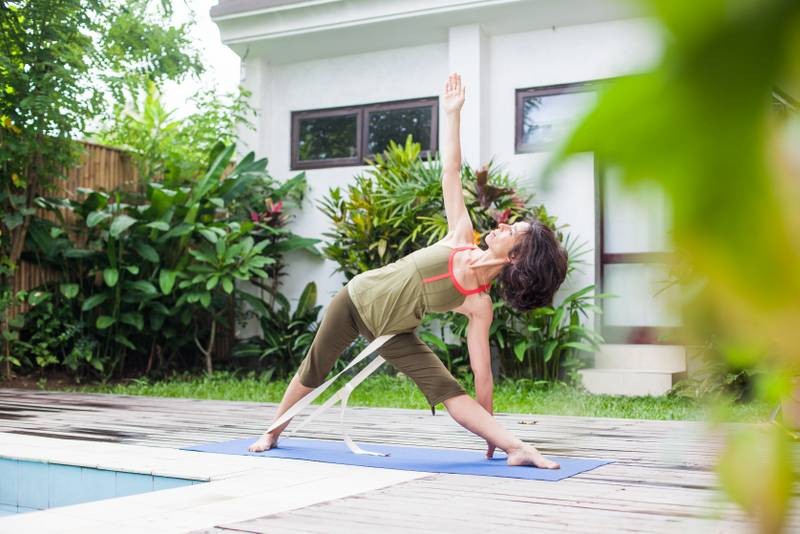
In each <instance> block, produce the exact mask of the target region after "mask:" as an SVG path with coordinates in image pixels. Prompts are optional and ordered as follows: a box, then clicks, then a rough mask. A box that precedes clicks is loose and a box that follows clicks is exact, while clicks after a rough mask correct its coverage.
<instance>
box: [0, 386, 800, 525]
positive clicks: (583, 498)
mask: <svg viewBox="0 0 800 534" xmlns="http://www.w3.org/2000/svg"><path fill="white" fill-rule="evenodd" d="M275 408H276V406H275V405H274V404H265V403H255V402H229V401H213V400H197V399H169V398H151V397H134V396H117V395H103V394H77V393H61V392H44V391H29V390H13V389H0V432H12V433H25V434H29V435H41V436H50V437H66V438H69V439H84V440H103V441H110V442H118V443H128V444H137V445H147V446H154V447H183V446H186V445H190V444H194V443H202V442H208V441H223V440H226V439H234V438H241V437H246V436H252V437H253V438H254V439H255V438H256V437H257V436H258V435H259V434H260V433H261V432H262V431H263V430H264V428H265V427H266V426H267V425H268V423H269V422H270V420H271V418H272V414H274V411H275ZM349 417H350V419H349V421H350V428H351V430H352V436H353V438H354V439H355V440H356V441H358V442H360V443H365V444H366V443H378V442H380V443H393V444H405V445H424V446H435V447H442V448H472V449H478V450H480V449H483V447H484V443H483V441H482V440H481V439H480V438H477V437H475V436H473V435H471V434H470V433H469V432H467V431H466V430H464V429H462V428H461V427H460V426H459V425H458V424H456V423H455V422H454V421H453V420H452V419H451V418H450V417H449V416H448V415H447V414H446V412H440V413H439V414H437V415H436V416H435V417H432V416H431V415H430V414H429V412H426V411H424V410H402V409H392V408H388V409H386V408H355V409H352V410H351V411H350V414H349ZM497 418H498V420H500V421H501V422H502V423H503V424H504V425H505V426H506V427H507V428H509V429H510V430H511V431H512V432H513V433H514V434H515V435H517V436H519V437H520V438H522V439H523V440H525V441H528V442H531V443H534V444H535V445H537V447H539V448H540V450H542V451H543V452H544V453H545V454H559V455H563V456H577V457H593V458H609V459H613V460H615V461H614V463H612V464H609V465H606V466H603V467H600V468H598V469H596V470H593V471H589V472H587V473H581V474H579V475H576V476H574V477H571V478H569V479H566V480H563V481H560V482H557V483H553V482H546V481H529V480H516V479H503V478H494V477H473V476H465V475H449V474H436V475H433V476H430V477H425V478H422V479H419V480H415V481H412V482H408V483H403V484H398V485H395V486H392V487H389V488H384V489H382V490H379V491H375V492H371V493H369V494H363V495H358V496H353V497H348V498H345V499H339V500H336V501H332V502H328V503H323V504H318V505H314V506H310V507H307V508H303V509H300V510H295V511H291V512H285V513H282V514H277V515H273V516H269V517H265V518H258V519H254V520H251V521H245V522H241V523H235V524H231V525H217V526H216V527H215V529H213V530H209V532H220V531H221V532H235V531H239V532H241V531H244V532H265V531H271V532H274V531H280V532H319V531H320V528H321V527H320V525H324V529H323V530H325V531H326V532H344V531H346V532H360V531H364V532H366V531H370V532H374V531H375V530H378V529H379V530H381V532H400V531H405V532H407V531H409V530H415V531H416V530H418V531H421V532H434V531H436V532H442V531H448V532H453V531H459V532H479V531H480V532H486V531H487V530H489V529H491V530H493V531H494V530H500V531H512V530H513V531H519V530H521V529H530V528H531V527H533V528H535V529H536V530H537V531H542V532H546V531H547V532H550V531H552V532H556V531H569V532H597V531H604V530H613V531H626V530H627V531H647V532H665V531H675V530H682V531H690V532H695V531H698V532H704V531H714V532H721V531H724V532H739V531H745V530H749V529H752V525H751V524H750V523H749V522H748V521H747V519H746V517H745V516H744V515H743V514H742V512H740V511H739V510H738V509H737V508H736V507H735V506H733V505H731V504H729V503H728V504H726V503H724V502H720V495H721V493H720V489H719V487H718V482H717V478H716V475H715V473H714V471H713V467H714V462H715V458H716V457H717V454H718V453H719V451H720V449H721V447H722V443H723V437H724V433H725V431H728V430H730V429H732V428H734V427H736V426H738V425H724V426H723V427H721V430H718V431H716V432H714V433H709V432H708V431H707V429H706V425H705V424H703V423H698V422H683V421H645V420H626V419H606V418H581V417H571V416H539V415H521V414H498V415H497ZM534 421H535V424H530V423H532V422H534ZM290 428H291V427H290ZM298 435H299V436H300V437H316V438H327V439H340V435H339V422H338V411H333V412H330V413H328V414H325V415H324V416H322V417H321V418H320V419H319V420H318V421H316V422H315V423H314V424H312V425H310V426H309V428H307V429H305V430H304V431H303V432H301V433H299V434H298ZM790 526H791V527H800V521H798V519H797V517H796V516H793V517H792V519H791V522H790ZM789 530H792V529H789ZM798 530H800V528H798Z"/></svg>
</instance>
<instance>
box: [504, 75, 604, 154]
mask: <svg viewBox="0 0 800 534" xmlns="http://www.w3.org/2000/svg"><path fill="white" fill-rule="evenodd" d="M610 80H611V79H610V78H603V79H599V80H587V81H583V82H571V83H561V84H556V85H543V86H539V87H526V88H522V89H517V90H516V91H515V107H514V154H536V153H540V152H546V151H547V150H549V149H550V148H549V147H548V148H543V149H532V148H526V147H527V146H529V145H526V144H523V142H522V123H523V116H522V110H523V107H524V100H525V99H526V98H530V97H532V96H555V95H566V94H572V93H588V92H592V91H596V90H597V88H598V87H600V86H601V85H602V84H603V83H604V82H608V81H610Z"/></svg>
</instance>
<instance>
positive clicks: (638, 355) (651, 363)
mask: <svg viewBox="0 0 800 534" xmlns="http://www.w3.org/2000/svg"><path fill="white" fill-rule="evenodd" d="M594 366H595V368H596V369H631V370H637V371H661V372H666V373H679V372H683V371H686V347H684V346H682V345H615V344H607V345H601V346H600V350H599V351H598V352H596V353H595V356H594Z"/></svg>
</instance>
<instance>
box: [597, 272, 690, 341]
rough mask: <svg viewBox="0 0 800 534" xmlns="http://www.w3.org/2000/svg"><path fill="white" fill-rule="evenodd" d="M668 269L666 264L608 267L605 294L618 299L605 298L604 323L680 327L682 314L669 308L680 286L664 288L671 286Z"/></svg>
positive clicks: (605, 278) (610, 324)
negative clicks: (669, 284)
mask: <svg viewBox="0 0 800 534" xmlns="http://www.w3.org/2000/svg"><path fill="white" fill-rule="evenodd" d="M668 270H669V269H668V267H667V266H666V265H663V264H657V263H609V264H606V265H605V266H604V267H603V292H604V293H613V294H614V295H617V296H615V297H608V298H605V299H603V301H602V302H603V323H604V324H606V325H609V326H680V325H681V320H680V314H679V313H677V312H675V311H674V310H671V309H670V306H669V303H670V301H671V299H673V298H675V297H677V295H678V293H677V292H678V287H677V286H674V285H673V286H670V287H669V288H668V289H664V288H665V287H666V286H667V285H668V282H667V281H668V279H669V276H668ZM662 290H663V291H662ZM659 291H660V293H659ZM656 293H658V295H656Z"/></svg>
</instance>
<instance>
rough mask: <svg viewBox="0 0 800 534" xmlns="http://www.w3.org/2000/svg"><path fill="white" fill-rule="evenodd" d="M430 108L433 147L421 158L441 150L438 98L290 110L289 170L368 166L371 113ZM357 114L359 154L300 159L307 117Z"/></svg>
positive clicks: (423, 151)
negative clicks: (300, 148)
mask: <svg viewBox="0 0 800 534" xmlns="http://www.w3.org/2000/svg"><path fill="white" fill-rule="evenodd" d="M428 106H430V108H431V147H430V149H429V150H422V151H421V152H420V157H421V158H423V157H428V156H433V155H435V154H436V152H437V151H438V149H439V97H437V96H433V97H424V98H412V99H406V100H391V101H387V102H375V103H371V104H362V105H357V106H342V107H336V108H322V109H311V110H302V111H292V112H291V146H290V147H289V150H290V169H291V170H293V171H300V170H309V169H327V168H331V167H357V166H363V165H367V163H366V162H365V161H364V160H365V158H368V157H371V156H374V154H371V153H369V152H368V151H367V140H368V135H369V131H368V122H367V121H368V115H369V113H370V112H376V111H384V110H394V109H405V108H420V107H428ZM347 115H356V140H355V141H356V155H355V156H354V157H352V158H332V159H319V160H308V161H300V160H299V153H298V148H299V144H300V121H301V120H304V119H318V118H326V117H340V116H347Z"/></svg>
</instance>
